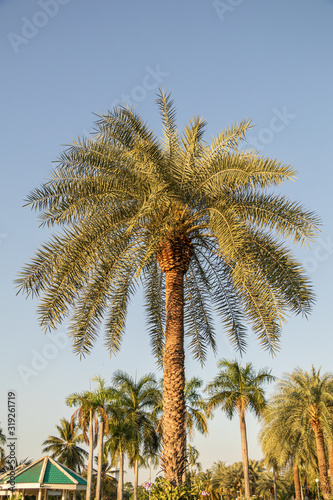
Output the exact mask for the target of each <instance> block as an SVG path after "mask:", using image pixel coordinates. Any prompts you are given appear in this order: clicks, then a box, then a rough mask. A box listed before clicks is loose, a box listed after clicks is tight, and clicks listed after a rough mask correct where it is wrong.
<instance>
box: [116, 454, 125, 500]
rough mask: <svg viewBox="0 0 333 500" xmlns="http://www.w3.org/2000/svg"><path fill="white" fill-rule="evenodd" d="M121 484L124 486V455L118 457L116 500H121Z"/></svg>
mask: <svg viewBox="0 0 333 500" xmlns="http://www.w3.org/2000/svg"><path fill="white" fill-rule="evenodd" d="M123 484H124V453H123V452H121V453H120V456H119V478H118V488H117V500H123Z"/></svg>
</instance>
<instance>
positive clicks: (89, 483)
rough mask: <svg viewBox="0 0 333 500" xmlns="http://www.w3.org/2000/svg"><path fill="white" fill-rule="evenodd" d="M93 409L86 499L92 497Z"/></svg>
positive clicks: (90, 423)
mask: <svg viewBox="0 0 333 500" xmlns="http://www.w3.org/2000/svg"><path fill="white" fill-rule="evenodd" d="M92 417H93V415H92V410H90V419H89V457H88V467H87V491H86V500H90V498H91V478H92V469H93V419H92Z"/></svg>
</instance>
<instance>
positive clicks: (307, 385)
mask: <svg viewBox="0 0 333 500" xmlns="http://www.w3.org/2000/svg"><path fill="white" fill-rule="evenodd" d="M274 398H275V399H276V401H277V403H276V405H277V404H278V402H279V401H283V403H281V406H283V412H284V422H285V424H286V425H287V426H288V428H289V429H290V430H291V431H290V432H302V433H303V434H309V432H311V431H312V432H313V435H314V437H315V443H316V451H317V460H318V469H319V478H320V486H321V491H322V494H323V496H324V498H325V499H328V498H330V496H331V486H330V483H329V480H328V474H327V458H326V451H325V439H324V433H325V432H326V433H327V435H328V436H329V438H330V439H332V414H333V375H332V374H330V373H325V374H323V375H321V373H320V369H319V370H316V369H315V368H314V367H313V366H312V369H311V371H310V372H306V371H304V370H302V369H300V368H297V369H296V370H294V371H293V372H292V373H290V374H287V375H285V377H283V378H282V379H281V380H280V381H279V383H278V386H277V391H276V394H275V395H274ZM273 403H274V399H273Z"/></svg>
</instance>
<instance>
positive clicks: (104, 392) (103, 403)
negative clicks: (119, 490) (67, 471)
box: [92, 376, 117, 500]
mask: <svg viewBox="0 0 333 500" xmlns="http://www.w3.org/2000/svg"><path fill="white" fill-rule="evenodd" d="M92 380H93V382H97V384H98V387H97V388H96V389H95V391H94V393H93V396H94V404H95V412H96V414H97V415H98V417H99V431H98V463H97V478H96V493H95V499H96V500H100V497H101V484H102V467H103V440H104V434H105V433H106V434H108V433H109V418H108V414H107V411H106V408H107V406H108V405H109V404H110V403H111V401H112V400H115V399H116V397H117V396H116V395H115V392H114V390H113V389H112V388H111V387H106V383H105V379H103V378H101V377H100V376H95V377H94V378H93V379H92Z"/></svg>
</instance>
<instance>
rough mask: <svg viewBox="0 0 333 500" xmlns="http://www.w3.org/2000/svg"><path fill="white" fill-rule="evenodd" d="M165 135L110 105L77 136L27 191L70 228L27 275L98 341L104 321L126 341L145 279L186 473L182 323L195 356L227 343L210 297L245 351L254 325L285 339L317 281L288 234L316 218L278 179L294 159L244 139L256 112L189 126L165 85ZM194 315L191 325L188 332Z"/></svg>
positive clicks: (176, 461) (174, 451)
mask: <svg viewBox="0 0 333 500" xmlns="http://www.w3.org/2000/svg"><path fill="white" fill-rule="evenodd" d="M157 103H158V107H159V110H160V113H161V116H162V125H163V139H162V140H159V139H158V138H157V137H155V135H154V134H153V132H152V131H150V130H149V128H148V126H147V125H146V124H145V123H144V121H143V119H142V118H141V117H140V116H139V115H138V114H137V113H136V111H135V110H133V109H129V108H127V107H116V108H114V109H113V110H111V111H110V112H108V113H106V114H104V115H102V116H100V118H99V119H98V121H97V123H96V135H95V136H94V137H93V138H92V139H85V138H82V139H80V138H79V139H78V140H77V141H74V142H73V144H72V145H70V146H69V147H68V148H67V149H66V150H65V151H64V152H63V154H62V155H61V156H60V159H59V162H58V165H57V166H56V168H55V170H54V171H53V173H52V175H51V179H50V180H49V181H47V182H46V183H45V184H43V185H42V186H41V188H38V189H36V190H35V191H33V192H32V193H31V195H30V196H29V197H28V204H29V205H30V206H31V207H32V208H33V209H35V210H38V211H40V213H41V223H42V224H45V225H48V226H50V227H57V226H60V227H63V232H62V233H57V234H56V235H55V236H53V237H51V239H50V241H49V242H48V243H46V244H44V245H43V246H42V248H41V249H40V250H39V251H37V254H36V256H35V257H34V258H33V259H32V261H31V263H29V264H28V265H27V266H26V267H25V268H24V269H23V271H22V272H21V274H20V277H19V279H18V286H19V289H20V291H22V292H23V293H26V294H27V295H32V296H35V295H36V296H38V297H40V299H41V302H40V306H39V318H40V324H41V327H42V328H44V329H46V330H49V329H54V328H56V327H57V326H58V325H59V324H60V323H61V322H62V321H63V320H64V319H65V318H66V317H67V316H68V315H69V314H70V313H71V314H72V317H71V321H70V322H69V334H70V335H71V336H72V338H73V345H74V351H75V352H76V353H78V354H80V355H85V354H87V353H89V352H90V350H91V348H92V346H93V343H94V341H95V339H96V337H97V335H98V332H99V329H100V327H101V326H103V327H104V328H105V332H106V345H107V347H108V349H109V351H110V352H111V353H116V352H117V351H118V350H119V349H120V345H121V340H122V336H123V334H124V332H125V319H126V312H127V308H128V304H129V301H130V298H131V296H132V295H133V294H134V293H135V291H136V289H137V286H138V285H139V284H140V285H142V286H143V289H144V294H145V306H146V312H147V318H148V327H149V328H148V331H149V333H150V335H151V344H152V350H153V353H154V354H155V355H156V356H157V359H158V360H159V362H160V363H161V364H162V363H163V368H164V395H163V398H164V403H163V408H164V410H163V411H164V415H163V427H164V429H163V446H162V449H163V451H162V464H163V468H164V471H165V476H166V478H167V480H169V481H171V482H172V483H173V484H176V483H179V482H181V481H182V477H183V471H184V469H185V465H186V425H185V401H184V385H185V374H184V335H185V334H186V335H187V336H188V337H189V347H190V350H191V352H192V354H193V355H194V357H195V358H196V359H198V360H200V361H201V362H204V361H205V358H206V352H207V348H209V347H211V348H213V349H214V350H215V349H216V340H215V331H214V325H213V318H212V306H213V307H214V308H215V309H216V311H217V312H218V313H219V315H220V317H221V321H222V323H223V327H224V331H225V332H226V334H227V335H228V336H229V338H230V339H231V342H232V343H233V345H234V346H235V347H236V348H237V349H239V350H240V351H243V350H244V349H245V346H246V325H248V324H250V325H251V326H252V328H253V330H254V332H255V334H256V335H257V337H258V339H259V342H260V344H261V346H262V347H264V348H266V349H268V350H270V351H274V350H275V349H276V347H277V345H278V340H279V336H280V333H281V324H282V323H283V321H282V320H283V319H284V318H286V317H287V315H288V313H289V312H292V313H295V314H298V313H302V314H305V315H306V314H308V313H309V311H310V308H311V305H312V302H313V293H312V289H311V287H310V285H309V283H308V281H307V278H306V277H305V275H304V271H303V269H302V267H301V265H300V264H299V263H298V262H297V261H296V260H295V259H294V258H293V257H292V254H291V251H290V249H289V248H288V247H287V246H286V245H285V244H284V241H285V240H287V239H288V238H289V239H290V241H291V242H292V243H304V242H307V241H309V240H311V239H312V238H313V237H314V236H315V234H316V231H317V226H318V219H317V217H316V216H315V215H314V214H313V213H310V212H308V211H306V210H305V209H303V208H302V207H301V205H300V204H299V203H294V202H292V201H290V200H289V199H287V198H286V197H284V196H280V195H279V194H276V193H275V192H272V193H270V192H269V188H271V187H275V186H277V185H280V184H281V183H283V182H284V181H287V180H289V179H293V178H294V176H295V170H294V169H293V168H291V167H290V166H287V165H283V164H282V163H281V162H279V161H277V160H274V159H270V158H265V157H263V156H262V155H260V154H259V153H258V152H249V151H248V150H246V149H242V148H241V143H242V142H243V141H244V140H245V137H246V132H247V131H248V129H249V127H250V126H251V125H250V122H249V121H246V120H245V121H241V122H240V123H239V124H236V125H232V126H229V127H227V128H226V129H225V130H224V131H221V132H220V133H218V134H217V136H216V137H215V138H213V139H212V140H211V141H210V143H207V142H205V140H204V130H205V127H206V122H205V120H203V119H202V118H197V117H195V118H194V119H193V120H192V121H190V122H189V124H188V125H187V126H186V127H185V128H184V132H183V133H182V134H180V133H179V132H178V130H177V125H176V119H175V115H176V111H175V108H174V105H173V101H172V99H171V97H170V95H168V94H166V93H165V92H164V91H160V94H159V96H158V100H157ZM185 328H186V331H185Z"/></svg>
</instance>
